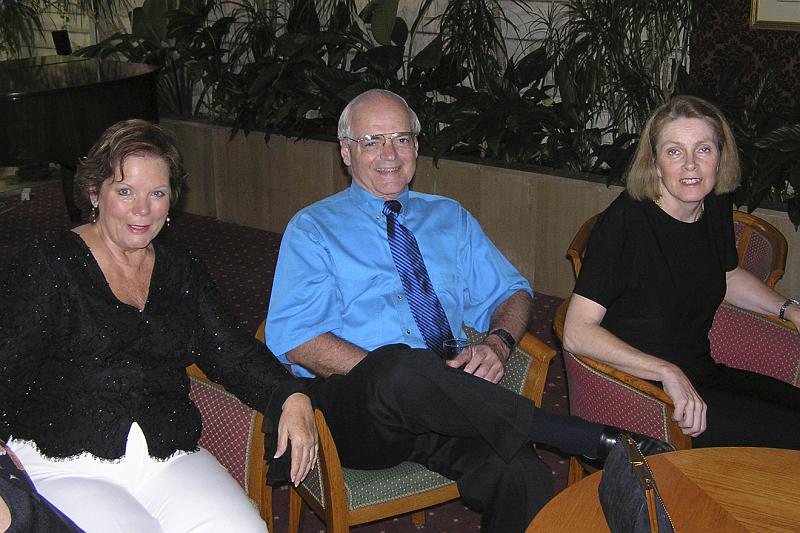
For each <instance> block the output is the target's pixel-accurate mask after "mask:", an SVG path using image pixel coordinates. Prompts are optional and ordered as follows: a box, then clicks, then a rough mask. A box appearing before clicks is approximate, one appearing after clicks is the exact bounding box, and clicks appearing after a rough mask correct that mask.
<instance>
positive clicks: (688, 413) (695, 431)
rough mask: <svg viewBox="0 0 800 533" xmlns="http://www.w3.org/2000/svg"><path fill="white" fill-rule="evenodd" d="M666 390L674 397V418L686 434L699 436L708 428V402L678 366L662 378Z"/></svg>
mask: <svg viewBox="0 0 800 533" xmlns="http://www.w3.org/2000/svg"><path fill="white" fill-rule="evenodd" d="M661 385H662V386H663V387H664V392H666V393H667V395H668V396H669V397H670V398H672V403H673V404H674V405H675V411H674V412H673V414H672V419H673V420H675V422H677V423H678V425H679V426H680V427H681V430H682V431H683V433H684V435H689V436H690V437H697V436H698V435H700V434H701V433H702V432H704V431H705V430H706V409H707V407H706V402H704V401H703V399H702V398H701V397H700V395H699V394H697V391H696V390H695V389H694V386H693V385H692V383H691V382H690V381H689V378H687V377H686V374H684V373H683V371H681V370H680V369H679V368H678V367H676V366H673V367H672V369H671V371H670V372H669V373H668V374H667V375H666V376H664V377H663V378H662V379H661Z"/></svg>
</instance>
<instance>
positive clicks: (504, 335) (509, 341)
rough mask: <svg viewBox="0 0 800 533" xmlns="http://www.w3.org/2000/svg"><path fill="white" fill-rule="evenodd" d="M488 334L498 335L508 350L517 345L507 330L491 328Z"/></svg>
mask: <svg viewBox="0 0 800 533" xmlns="http://www.w3.org/2000/svg"><path fill="white" fill-rule="evenodd" d="M489 335H494V336H496V337H498V338H499V339H500V340H501V341H503V344H505V345H506V346H508V349H509V350H513V349H514V346H516V345H517V341H515V340H514V337H513V336H512V335H511V333H509V332H507V331H506V330H504V329H503V328H497V329H493V330H492V331H490V332H489ZM487 336H488V335H487Z"/></svg>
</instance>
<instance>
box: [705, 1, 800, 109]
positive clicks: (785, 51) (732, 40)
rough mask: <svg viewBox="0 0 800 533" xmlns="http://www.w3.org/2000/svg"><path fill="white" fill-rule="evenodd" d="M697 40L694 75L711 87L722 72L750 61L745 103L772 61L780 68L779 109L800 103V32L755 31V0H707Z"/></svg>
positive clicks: (744, 82) (743, 89)
mask: <svg viewBox="0 0 800 533" xmlns="http://www.w3.org/2000/svg"><path fill="white" fill-rule="evenodd" d="M702 5H703V6H704V7H703V9H702V13H701V15H700V23H699V24H698V28H697V29H696V30H695V33H694V35H693V38H692V44H691V46H692V48H691V67H690V68H691V73H692V76H691V77H692V78H693V79H694V80H696V81H698V82H700V83H702V84H703V85H705V86H706V87H715V86H717V84H718V82H719V80H720V76H721V74H722V73H723V72H724V71H725V69H728V68H731V67H732V65H735V64H737V62H738V61H742V60H743V61H746V62H747V65H748V68H746V69H745V70H744V75H743V79H741V80H740V82H741V84H742V86H741V88H740V90H739V91H738V93H739V95H740V97H741V98H742V102H745V101H747V100H748V99H749V97H750V95H752V93H753V89H754V87H755V83H756V81H757V79H758V75H759V74H760V73H761V72H763V70H764V68H765V66H766V65H767V64H768V63H769V62H770V61H775V62H777V64H778V66H779V69H780V76H779V77H778V82H777V88H778V90H779V93H780V94H781V96H782V101H780V102H776V103H775V104H776V107H777V108H782V109H789V108H791V107H793V106H795V105H800V31H778V30H754V29H751V28H750V26H749V22H750V5H751V0H706V1H702Z"/></svg>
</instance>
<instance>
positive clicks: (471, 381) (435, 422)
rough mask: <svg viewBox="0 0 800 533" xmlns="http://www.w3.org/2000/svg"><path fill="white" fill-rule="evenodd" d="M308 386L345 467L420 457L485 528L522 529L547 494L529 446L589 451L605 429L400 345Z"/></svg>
mask: <svg viewBox="0 0 800 533" xmlns="http://www.w3.org/2000/svg"><path fill="white" fill-rule="evenodd" d="M309 390H310V393H311V396H312V398H313V400H314V402H315V404H316V405H317V406H318V407H319V408H320V409H321V410H322V412H323V413H324V414H325V418H326V420H327V422H328V425H329V426H330V428H331V433H332V434H333V438H334V440H335V441H336V447H337V448H338V450H339V456H340V459H341V461H342V464H343V465H344V466H346V467H349V468H361V469H377V468H387V467H390V466H394V465H397V464H399V463H401V462H403V461H415V462H418V463H420V464H422V465H424V466H426V467H428V468H430V469H431V470H433V471H435V472H438V473H440V474H442V475H444V476H446V477H448V478H450V479H453V480H455V481H456V482H457V484H458V488H459V491H460V492H461V495H462V498H463V499H464V501H465V503H466V504H467V505H468V506H470V507H471V508H472V509H474V510H476V511H478V512H481V513H482V515H483V517H482V526H481V530H482V531H485V532H489V533H514V532H521V531H524V530H525V528H526V527H527V525H528V523H529V522H530V520H531V519H532V518H533V516H534V515H535V514H536V512H538V510H539V509H540V508H541V507H542V506H543V505H544V504H545V503H546V502H547V501H548V500H549V499H550V498H551V497H552V493H553V483H552V474H551V472H550V469H549V467H547V466H546V465H545V464H544V462H543V461H542V460H541V459H540V458H539V456H538V455H537V454H536V452H535V450H534V449H533V447H532V446H531V443H533V442H537V443H541V444H547V445H550V446H554V447H557V448H560V449H561V450H562V451H565V452H567V453H576V454H584V455H589V456H591V455H593V454H594V453H595V451H596V447H597V442H598V440H599V436H600V432H601V431H602V426H600V425H597V424H592V423H589V422H586V421H584V420H582V419H579V418H576V417H565V416H558V415H553V414H550V413H547V412H545V411H541V410H539V409H537V408H536V407H535V406H534V404H533V402H531V401H530V400H528V399H526V398H523V397H522V396H519V395H518V394H515V393H513V392H511V391H509V390H507V389H505V388H503V387H500V386H498V385H494V384H492V383H489V382H488V381H485V380H483V379H480V378H476V377H474V376H472V375H470V374H467V373H465V372H463V371H462V370H460V369H453V368H450V367H448V366H447V365H446V364H445V363H444V361H443V360H442V359H441V358H439V357H438V356H437V355H436V354H435V353H433V352H430V351H427V350H418V349H411V348H409V347H408V346H406V345H402V344H395V345H388V346H384V347H382V348H379V349H377V350H374V351H372V352H370V353H369V354H367V356H366V357H365V358H364V359H363V360H362V361H361V362H360V363H359V364H358V365H356V366H355V367H354V368H353V369H352V370H351V371H350V372H349V373H348V374H347V375H345V376H340V375H334V376H331V377H330V378H327V379H317V380H315V381H314V382H312V383H311V384H310V387H309Z"/></svg>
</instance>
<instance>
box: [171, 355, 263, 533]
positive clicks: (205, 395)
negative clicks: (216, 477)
mask: <svg viewBox="0 0 800 533" xmlns="http://www.w3.org/2000/svg"><path fill="white" fill-rule="evenodd" d="M186 373H187V374H188V375H189V379H190V382H191V391H190V398H192V401H194V402H195V405H197V407H198V409H199V410H200V416H201V418H202V424H203V427H202V432H201V435H200V441H199V445H200V446H202V447H203V448H205V449H206V450H208V452H210V453H211V454H212V455H213V456H214V457H215V458H216V459H217V461H219V463H220V464H221V465H222V466H223V467H225V468H226V469H227V470H228V472H230V474H231V476H232V477H233V478H234V479H235V480H236V481H237V482H238V483H239V484H240V485H241V486H242V488H243V489H244V491H245V492H246V493H247V495H248V496H249V497H250V499H251V500H253V501H254V502H255V504H256V505H257V507H258V510H259V513H260V514H261V517H262V518H264V520H265V521H266V522H267V526H268V527H270V528H271V526H272V490H271V489H270V487H268V486H267V484H266V478H267V471H268V465H267V464H266V461H265V460H264V434H263V433H262V431H261V427H262V425H263V423H264V418H263V416H262V415H261V413H259V412H258V411H255V410H253V409H251V408H250V407H248V406H247V405H245V404H243V403H242V402H241V401H239V399H238V398H236V396H234V395H233V394H231V393H229V392H227V391H226V390H225V387H223V386H222V385H220V384H218V383H215V382H213V381H211V380H209V379H208V377H207V376H206V375H205V373H204V372H203V371H202V370H200V368H199V367H198V366H197V365H191V366H189V367H187V368H186ZM270 531H272V529H270Z"/></svg>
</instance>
